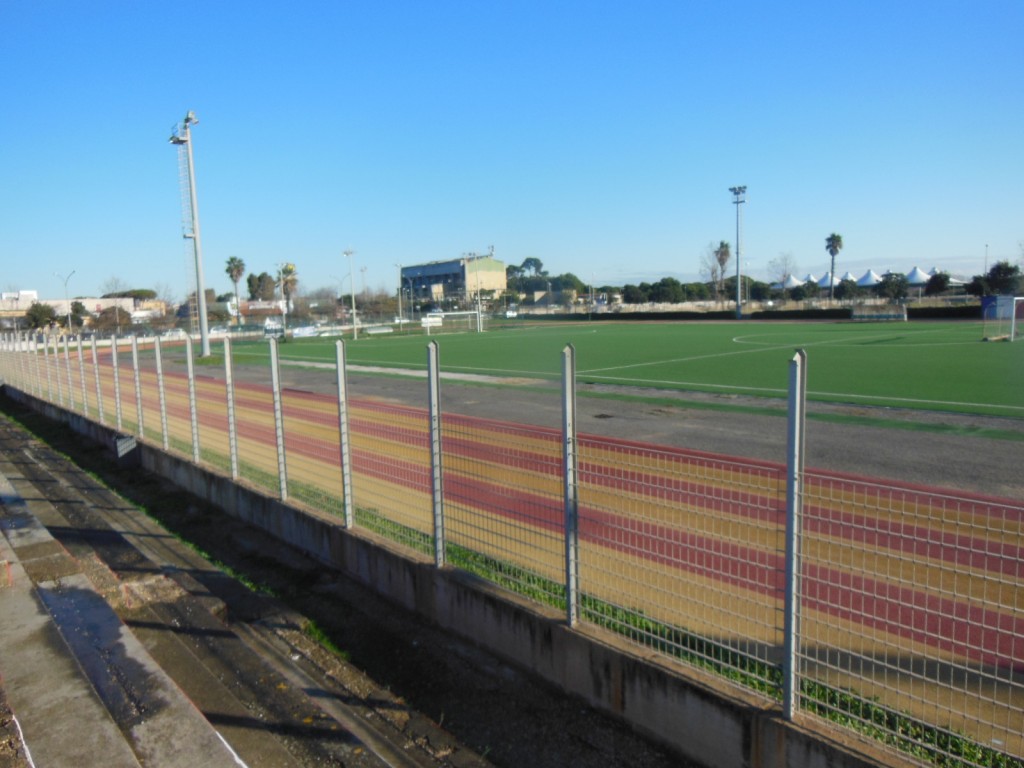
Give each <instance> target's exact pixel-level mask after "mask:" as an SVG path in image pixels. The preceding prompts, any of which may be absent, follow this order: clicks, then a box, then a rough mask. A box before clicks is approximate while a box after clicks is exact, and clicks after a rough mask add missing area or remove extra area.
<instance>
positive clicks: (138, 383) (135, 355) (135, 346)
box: [132, 336, 146, 438]
mask: <svg viewBox="0 0 1024 768" xmlns="http://www.w3.org/2000/svg"><path fill="white" fill-rule="evenodd" d="M132 377H133V380H134V382H135V420H136V423H137V424H138V425H139V437H141V438H145V437H146V428H145V425H144V423H143V415H142V377H141V375H140V374H139V337H138V336H132Z"/></svg>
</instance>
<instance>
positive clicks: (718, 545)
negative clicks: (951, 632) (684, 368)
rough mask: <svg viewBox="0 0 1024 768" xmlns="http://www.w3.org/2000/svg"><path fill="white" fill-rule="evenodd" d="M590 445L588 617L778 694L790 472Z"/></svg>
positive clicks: (583, 464) (584, 496) (584, 486)
mask: <svg viewBox="0 0 1024 768" xmlns="http://www.w3.org/2000/svg"><path fill="white" fill-rule="evenodd" d="M579 443H580V462H579V474H580V493H579V521H580V522H579V526H580V533H579V538H580V550H581V551H580V571H581V572H580V590H581V592H582V593H583V595H582V600H581V603H582V605H581V607H582V611H581V614H582V617H583V618H584V619H585V620H587V621H590V622H593V623H596V624H599V625H601V626H604V627H608V628H610V629H612V630H614V631H616V632H618V633H620V634H622V635H624V636H626V637H628V638H629V639H630V640H631V641H633V642H635V643H637V644H638V645H641V646H643V647H644V648H649V649H653V650H656V651H658V652H660V653H664V654H666V655H669V656H672V657H674V658H677V659H681V660H685V661H688V662H690V663H693V664H696V665H698V666H702V667H706V668H710V669H714V670H717V671H719V672H722V673H723V674H725V676H726V677H727V678H729V679H732V680H737V681H740V682H742V683H743V684H745V685H747V686H750V687H753V688H755V689H757V690H762V691H766V692H769V693H770V694H771V695H776V694H777V689H778V684H779V681H780V677H779V674H778V668H777V665H778V664H779V661H780V659H779V654H778V649H779V648H780V647H781V643H782V636H781V627H780V623H779V615H780V612H781V610H782V600H783V593H782V586H783V585H782V582H781V557H782V551H783V548H784V524H785V483H784V477H783V474H782V472H781V470H780V468H779V467H777V466H771V465H764V464H755V463H744V462H740V461H733V460H727V459H724V458H721V457H713V456H706V455H701V454H698V453H692V452H687V451H683V450H678V449H671V448H658V447H655V446H646V445H640V444H635V443H629V442H623V441H615V440H609V439H605V438H596V437H581V438H580V440H579Z"/></svg>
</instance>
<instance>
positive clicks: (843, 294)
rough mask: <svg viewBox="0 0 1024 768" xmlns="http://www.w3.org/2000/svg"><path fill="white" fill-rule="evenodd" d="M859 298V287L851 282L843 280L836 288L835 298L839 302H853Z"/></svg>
mask: <svg viewBox="0 0 1024 768" xmlns="http://www.w3.org/2000/svg"><path fill="white" fill-rule="evenodd" d="M859 296H860V286H858V285H857V283H856V282H855V281H853V280H843V281H841V282H840V283H839V285H837V286H836V290H835V297H836V298H837V299H839V300H840V301H853V300H854V299H856V298H857V297H859Z"/></svg>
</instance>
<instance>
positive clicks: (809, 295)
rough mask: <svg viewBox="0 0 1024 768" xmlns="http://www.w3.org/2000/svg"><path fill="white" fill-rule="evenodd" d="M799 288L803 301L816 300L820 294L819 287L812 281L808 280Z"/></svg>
mask: <svg viewBox="0 0 1024 768" xmlns="http://www.w3.org/2000/svg"><path fill="white" fill-rule="evenodd" d="M801 287H802V288H803V298H805V299H816V298H818V296H819V295H820V294H821V286H820V285H818V284H817V283H816V282H814V281H813V280H808V281H807V282H806V283H804V284H803V286H801Z"/></svg>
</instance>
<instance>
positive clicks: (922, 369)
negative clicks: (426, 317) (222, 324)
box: [233, 320, 1024, 418]
mask: <svg viewBox="0 0 1024 768" xmlns="http://www.w3.org/2000/svg"><path fill="white" fill-rule="evenodd" d="M407 329H408V326H407ZM981 337H982V324H981V323H980V322H964V321H959V322H941V321H918V322H891V323H848V322H847V323H835V322H831V323H805V322H756V321H750V320H744V321H738V322H710V323H705V322H657V323H628V322H585V321H584V322H580V323H571V324H570V323H523V324H521V325H518V326H517V325H513V326H511V327H507V328H500V329H498V328H492V329H490V330H488V331H486V332H484V333H472V332H463V333H451V334H442V335H436V336H433V337H430V338H428V337H427V336H426V334H425V332H424V331H423V329H422V328H419V327H418V326H417V327H415V330H413V331H411V332H410V331H408V330H407V332H406V333H403V334H398V333H374V334H369V333H364V334H362V335H361V336H360V338H359V339H358V340H355V341H353V340H352V339H351V338H349V339H347V340H346V345H345V351H346V357H347V360H348V363H349V365H356V366H360V365H362V366H378V367H383V368H414V369H423V368H425V367H426V363H427V353H426V345H427V344H428V343H429V342H430V341H434V340H436V341H437V343H438V347H439V357H440V363H441V368H442V370H444V371H450V372H459V373H477V374H486V375H493V376H506V377H529V378H546V379H557V378H559V377H560V375H561V374H560V371H561V365H562V351H563V349H564V348H565V347H566V345H568V344H572V346H573V347H574V348H575V350H576V367H577V379H578V381H580V382H593V383H602V384H620V385H631V386H641V387H652V388H659V389H683V390H697V391H705V392H716V393H723V394H744V395H755V396H764V397H784V396H785V394H786V386H787V381H788V368H789V361H790V360H791V359H792V357H793V354H794V351H795V350H796V349H798V348H802V349H805V350H806V351H807V356H808V390H809V396H810V397H811V398H812V399H815V400H824V401H832V402H847V403H854V404H863V405H875V406H892V407H902V408H921V409H928V410H944V411H955V412H964V413H977V414H985V415H998V416H1009V417H1015V418H1024V343H996V342H984V341H982V340H981ZM335 341H336V339H333V338H323V337H320V338H311V339H293V340H290V341H288V342H287V343H285V344H282V345H281V347H280V350H281V357H282V360H283V361H285V362H287V361H288V360H295V361H310V362H312V361H320V362H328V361H331V360H333V359H334V356H335ZM233 352H234V357H235V359H236V360H237V361H238V362H247V363H248V362H257V361H259V360H263V359H265V358H267V356H268V355H267V345H266V343H265V342H262V341H260V342H236V343H235V344H234V345H233Z"/></svg>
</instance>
